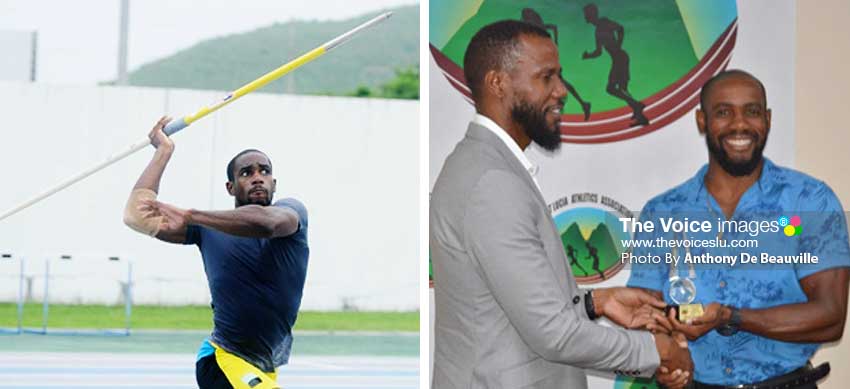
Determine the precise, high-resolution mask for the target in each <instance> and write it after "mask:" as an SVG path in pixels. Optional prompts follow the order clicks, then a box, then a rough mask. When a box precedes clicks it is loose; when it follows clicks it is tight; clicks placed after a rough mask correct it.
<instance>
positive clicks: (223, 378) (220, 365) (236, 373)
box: [195, 339, 280, 389]
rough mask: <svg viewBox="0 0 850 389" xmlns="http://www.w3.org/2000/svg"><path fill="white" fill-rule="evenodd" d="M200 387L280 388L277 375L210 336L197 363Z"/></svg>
mask: <svg viewBox="0 0 850 389" xmlns="http://www.w3.org/2000/svg"><path fill="white" fill-rule="evenodd" d="M195 378H196V379H197V380H198V386H199V387H200V388H201V389H276V388H277V389H279V388H280V385H278V384H277V374H276V373H275V372H271V373H269V372H264V371H262V370H260V369H258V368H257V367H256V366H254V365H252V364H250V363H248V362H246V361H245V360H244V359H242V358H240V357H238V356H236V355H233V354H231V353H229V352H227V351H226V350H224V349H223V348H221V347H218V346H217V345H216V344H215V343H213V342H210V340H209V339H206V340H204V343H202V344H201V349H200V350H199V351H198V360H197V362H196V363H195Z"/></svg>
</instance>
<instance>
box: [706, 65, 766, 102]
mask: <svg viewBox="0 0 850 389" xmlns="http://www.w3.org/2000/svg"><path fill="white" fill-rule="evenodd" d="M732 78H736V79H742V80H747V81H751V82H753V83H754V84H755V85H758V87H759V89H760V90H761V95H762V103H763V104H764V106H767V91H766V90H765V89H764V84H762V83H761V81H760V80H759V79H758V78H756V77H755V76H753V75H752V74H750V73H748V72H745V71H743V70H739V69H730V70H724V71H722V72H720V73H717V74H716V75H715V76H714V77H711V78H710V79H708V81H706V82H705V84H703V86H702V90H700V92H699V105H700V109H702V110H703V111H705V110H707V109H708V108H709V99H710V96H711V91H712V89H713V88H714V87H715V86H716V85H717V84H718V83H719V82H720V81H723V80H727V79H732Z"/></svg>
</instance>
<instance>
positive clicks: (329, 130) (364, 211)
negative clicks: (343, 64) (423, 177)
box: [0, 83, 419, 310]
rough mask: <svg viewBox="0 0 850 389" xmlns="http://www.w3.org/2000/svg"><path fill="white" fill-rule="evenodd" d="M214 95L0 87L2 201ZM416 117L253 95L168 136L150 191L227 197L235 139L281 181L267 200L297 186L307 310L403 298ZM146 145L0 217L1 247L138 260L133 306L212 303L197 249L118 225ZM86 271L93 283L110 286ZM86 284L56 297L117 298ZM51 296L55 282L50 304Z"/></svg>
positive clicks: (363, 104) (409, 267) (218, 201)
mask: <svg viewBox="0 0 850 389" xmlns="http://www.w3.org/2000/svg"><path fill="white" fill-rule="evenodd" d="M222 95H223V94H222V93H215V92H200V91H188V90H165V89H156V88H114V87H72V86H55V85H43V84H24V83H0V107H2V108H0V109H2V111H3V115H2V116H3V125H2V127H0V164H2V166H4V168H5V169H4V170H5V171H4V180H3V182H4V184H3V185H2V190H0V204H2V208H3V210H4V211H5V210H6V209H9V208H11V207H13V206H15V205H17V204H19V203H21V202H23V201H25V200H27V199H28V198H30V197H31V196H33V195H35V194H36V193H40V192H42V191H43V190H45V189H47V188H49V187H52V186H53V185H54V184H56V183H58V182H60V181H62V180H64V179H66V178H68V177H71V176H72V175H74V174H76V173H78V172H80V171H82V170H84V169H86V168H89V167H91V166H93V165H94V164H96V163H98V162H100V161H102V160H104V159H105V158H106V157H107V156H109V155H110V154H112V153H114V152H117V151H119V150H124V149H126V148H127V146H129V145H130V144H132V143H134V142H136V141H138V140H140V139H142V138H144V137H145V136H146V134H147V132H148V131H149V129H150V128H151V126H152V125H153V123H154V122H155V121H156V120H157V119H158V117H159V116H160V115H163V114H166V113H168V114H171V115H174V116H179V115H184V114H187V113H191V112H194V111H195V110H197V109H198V108H200V107H201V106H202V105H204V104H207V103H212V102H214V101H216V100H218V99H220V98H221V96H222ZM418 115H419V104H418V102H412V101H399V100H383V99H354V98H339V97H312V96H289V95H272V94H262V93H257V94H252V95H250V96H246V97H244V98H243V99H242V100H240V101H238V102H235V103H233V104H231V105H229V106H227V107H225V108H223V109H222V110H220V111H218V112H216V113H214V114H212V115H211V116H208V117H206V118H204V119H202V120H201V121H199V122H196V123H195V124H194V125H192V126H191V127H189V128H187V129H186V130H184V131H183V132H181V133H179V134H177V135H175V137H174V139H175V143H176V145H177V148H176V152H175V155H174V157H173V158H172V160H171V163H170V165H169V168H168V169H167V170H166V173H165V177H164V178H163V182H162V187H161V191H160V199H162V200H164V201H166V202H171V203H174V204H176V205H178V206H182V207H187V208H198V209H205V208H206V209H229V208H232V207H233V202H232V198H231V197H229V195H228V194H227V192H226V191H225V189H224V183H225V181H226V176H225V166H226V164H227V162H228V161H229V160H230V158H231V157H232V156H233V155H234V154H235V153H237V152H238V151H241V150H243V149H245V148H258V149H261V150H264V151H266V152H267V153H268V154H269V156H270V157H271V159H272V162H273V165H274V169H275V176H276V178H277V180H278V186H277V187H278V192H277V195H276V198H281V197H290V196H291V197H296V198H298V199H300V200H302V201H303V202H304V203H305V204H306V206H307V208H308V211H309V213H310V236H309V239H310V245H311V257H310V266H309V270H308V275H307V285H306V287H305V293H304V300H303V305H302V306H303V308H304V309H321V310H325V309H341V308H342V307H343V304H348V305H352V306H354V307H355V308H357V309H362V310H415V309H418V308H419V302H418V293H417V279H418V268H417V253H418V241H417V236H418V235H417V234H418V228H419V220H418V217H417V215H418V213H417V209H418V195H419V193H418V177H417V171H418V169H417V166H418V165H417V164H418V145H417V139H418V132H417V131H418V127H419V126H418ZM152 154H153V149H152V148H149V149H145V150H142V151H140V152H138V153H136V154H134V155H132V156H130V157H128V158H127V159H125V160H123V161H121V162H118V163H116V164H114V165H112V166H111V167H109V168H107V169H106V170H104V171H101V172H99V173H97V174H95V175H94V176H91V177H89V178H88V179H86V180H84V181H82V182H80V183H78V184H77V185H74V186H72V187H70V188H68V189H65V190H64V191H62V192H60V193H58V194H56V195H55V196H53V197H50V198H48V199H46V200H44V201H42V202H40V203H38V204H36V205H34V206H32V207H31V208H29V209H26V210H24V211H22V212H20V213H18V214H16V215H14V216H11V217H9V218H7V219H5V220H2V221H0V253H13V254H15V255H23V256H26V257H27V258H28V259H29V264H28V272H32V273H38V274H40V273H41V272H43V266H44V265H43V258H45V257H46V256H53V255H56V254H71V255H75V256H77V257H79V261H78V259H77V258H75V259H74V260H72V261H78V262H77V263H80V265H78V267H77V269H83V268H89V267H91V268H92V269H97V266H94V265H85V264H84V263H86V260H85V259H86V258H88V259H89V261H98V260H100V261H103V262H106V259H105V257H106V256H112V255H120V256H121V257H122V258H124V259H130V260H132V261H134V273H135V280H136V289H135V297H136V302H137V303H157V304H187V303H192V304H206V303H208V302H209V294H208V291H207V286H206V279H205V276H204V274H203V267H202V263H201V258H200V254H199V253H198V250H197V249H196V248H195V247H194V246H189V247H180V246H178V245H170V244H166V243H162V242H159V241H156V240H154V239H151V238H147V237H145V236H142V235H139V234H137V233H135V232H133V231H131V230H130V229H128V228H126V227H125V226H124V225H123V224H122V222H121V215H122V211H123V207H124V202H125V201H126V198H127V195H128V193H129V191H130V189H131V188H132V186H133V184H134V182H135V180H136V178H137V177H138V175H139V173H140V172H141V171H142V169H143V168H144V167H145V165H146V164H147V162H148V160H149V159H150V157H151V155H152ZM96 257H99V258H100V259H96ZM95 263H97V262H95ZM92 266H94V267H92ZM57 269H58V268H57ZM57 271H58V270H57ZM10 272H12V273H16V272H17V268H16V266H0V284H2V285H0V299H3V300H6V301H9V300H11V299H13V298H14V296H15V295H16V294H17V290H16V285H17V281H16V280H14V279H13V278H10V277H9V276H10ZM87 277H89V278H88V282H90V283H93V284H94V283H97V282H109V283H113V284H114V283H115V281H114V280H99V279H98V278H99V277H97V276H92V275H88V276H87ZM100 278H108V277H100ZM12 283H14V285H15V287H10V284H12ZM10 289H11V290H12V291H10ZM34 289H36V290H40V287H36V288H34ZM90 289H95V288H85V287H77V288H72V289H71V290H70V291H69V292H67V293H63V296H64V297H63V298H65V299H67V300H69V301H106V302H114V300H115V297H116V294H117V293H118V291H117V289H116V290H115V291H112V292H109V293H94V292H91V290H90ZM54 299H55V300H54ZM59 299H60V296H58V295H56V294H55V293H54V292H53V291H51V300H52V301H59Z"/></svg>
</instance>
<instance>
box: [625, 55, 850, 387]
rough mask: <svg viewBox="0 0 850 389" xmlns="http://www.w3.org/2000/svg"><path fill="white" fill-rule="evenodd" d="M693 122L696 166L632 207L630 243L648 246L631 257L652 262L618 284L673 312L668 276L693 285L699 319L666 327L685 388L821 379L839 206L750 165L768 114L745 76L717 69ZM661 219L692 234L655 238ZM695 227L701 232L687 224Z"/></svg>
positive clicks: (839, 243) (759, 160)
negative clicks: (680, 353) (685, 354)
mask: <svg viewBox="0 0 850 389" xmlns="http://www.w3.org/2000/svg"><path fill="white" fill-rule="evenodd" d="M696 119H697V125H698V126H699V131H700V133H701V134H703V135H704V136H705V139H706V144H707V146H708V151H709V153H708V155H709V161H708V164H707V165H705V166H703V167H702V168H701V169H700V170H699V172H697V174H696V175H695V176H694V177H692V178H691V179H689V180H687V181H685V182H684V183H683V184H681V185H679V186H677V187H675V188H673V189H671V190H669V191H667V192H665V193H663V194H661V195H659V196H657V197H655V198H653V199H652V200H650V201H649V202H648V203H647V204H646V206H645V207H644V209H643V212H642V214H641V222H642V223H645V222H646V221H652V222H653V223H654V225H655V228H654V229H652V230H651V231H647V229H642V230H641V229H636V230H635V236H634V241H635V242H638V241H646V243H650V241H651V244H652V246H654V247H640V248H635V249H634V250H633V252H632V255H633V256H634V257H636V258H640V257H641V256H644V257H651V256H657V257H656V258H662V259H661V260H660V261H655V262H657V263H644V264H640V265H638V264H635V265H633V267H632V272H631V276H630V278H629V281H628V286H630V287H640V288H645V289H648V290H651V291H653V292H654V293H656V294H657V295H658V296H664V298H665V299H666V301H667V302H668V303H670V304H673V303H676V302H674V301H672V299H671V298H670V293H669V292H670V281H671V279H672V278H673V277H675V276H678V277H680V278H687V279H690V280H691V281H692V282H693V285H694V286H695V290H696V297H695V299H694V301H693V303H700V304H702V305H703V306H704V309H705V312H704V313H703V315H702V316H700V317H698V318H696V319H692V320H688V321H686V322H685V323H682V322H679V321H678V320H676V319H675V315H671V320H672V321H673V326H674V329H675V330H676V331H679V332H682V333H684V335H685V336H686V337H687V338H688V340H689V342H688V343H689V348H690V351H691V355H692V357H693V360H694V374H695V376H694V380H695V386H696V387H697V388H700V387H704V388H715V387H724V386H734V385H748V384H756V383H759V384H765V383H766V384H768V385H767V386H764V387H771V386H772V385H775V384H776V383H777V382H783V381H785V382H790V384H791V386H789V387H795V388H796V387H800V388H815V387H816V386H815V385H816V382H813V381H812V380H811V378H817V377H816V376H817V375H821V376H822V374H812V373H813V371H812V370H811V367H810V364H809V362H808V360H809V358H811V356H812V355H813V354H814V353H815V351H816V350H817V349H818V347H819V345H820V343H824V342H831V341H835V340H838V339H839V338H841V334H842V332H843V329H844V321H845V317H846V312H847V291H848V279H850V269H848V267H850V247H848V236H847V228H846V221H845V218H844V214H843V209H842V206H841V204H840V203H839V201H838V199H837V198H836V196H835V194H834V193H833V192H832V190H831V189H830V188H829V187H828V186H827V185H826V184H825V183H823V182H822V181H819V180H817V179H815V178H812V177H810V176H808V175H805V174H803V173H800V172H797V171H794V170H791V169H788V168H784V167H780V166H777V165H775V164H774V163H772V162H771V161H770V160H768V159H767V158H764V157H762V151H763V149H764V146H765V143H766V141H767V137H768V133H769V131H770V110H769V109H768V108H767V98H766V92H765V89H764V86H763V84H762V83H761V82H760V81H759V80H758V79H756V78H755V77H754V76H752V75H751V74H749V73H746V72H743V71H740V70H729V71H724V72H722V73H720V74H718V75H716V76H714V77H713V78H712V79H710V80H709V81H708V82H706V84H705V85H704V86H703V89H702V92H701V94H700V109H698V110H697V113H696ZM786 215H787V216H786ZM792 215H793V216H796V217H793V219H796V220H793V223H789V218H792ZM782 216H786V217H782ZM668 218H671V219H672V220H679V221H685V218H687V219H688V221H689V222H691V223H690V224H691V225H692V226H693V227H697V228H695V229H694V228H692V229H691V231H687V232H672V231H670V230H667V231H665V229H664V228H663V225H664V224H669V223H665V222H667V221H668V220H670V219H668ZM703 220H705V221H707V222H708V223H709V225H710V226H711V228H699V227H698V225H697V224H694V223H692V222H694V221H698V222H699V221H703ZM788 226H790V227H788ZM720 227H723V228H722V229H721V228H720ZM694 230H695V231H694ZM673 246H678V247H673ZM683 246H684V247H683ZM733 246H735V247H733ZM815 257H816V261H815V260H814V259H815ZM668 258H669V259H672V260H673V261H674V263H675V260H677V259H678V263H676V264H675V265H673V264H669V263H668V261H667V259H668ZM686 259H688V260H690V263H686V262H685V260H686ZM733 261H734V262H733ZM679 303H681V302H679ZM801 376H803V377H809V380H801V379H799V377H801ZM813 376H815V377H813ZM789 380H790V381H789ZM759 387H761V386H759Z"/></svg>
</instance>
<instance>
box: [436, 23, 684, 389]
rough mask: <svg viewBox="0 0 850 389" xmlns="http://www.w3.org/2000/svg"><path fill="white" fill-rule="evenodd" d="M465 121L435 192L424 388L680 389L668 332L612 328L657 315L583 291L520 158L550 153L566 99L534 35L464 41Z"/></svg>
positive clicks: (645, 305)
mask: <svg viewBox="0 0 850 389" xmlns="http://www.w3.org/2000/svg"><path fill="white" fill-rule="evenodd" d="M464 74H465V78H466V81H467V85H469V88H470V89H471V91H472V97H473V100H474V101H475V110H476V114H475V116H474V117H473V118H472V121H471V123H470V124H469V128H468V130H467V133H466V136H465V137H464V139H463V140H461V141H460V143H459V144H458V145H457V147H456V148H455V150H454V151H453V152H452V154H451V155H449V157H448V158H447V159H446V162H445V165H444V166H443V169H442V171H441V172H440V175H439V177H438V178H437V181H436V183H435V184H434V190H433V193H432V196H431V209H430V249H431V253H432V259H433V270H434V296H435V301H434V303H435V329H434V332H435V333H434V342H435V348H434V376H433V377H434V378H433V380H434V381H433V387H434V388H435V389H451V388H579V389H580V388H586V387H587V379H586V376H585V372H584V369H596V370H608V371H616V372H618V374H625V375H631V376H645V377H646V376H652V375H653V373H654V372H655V371H656V369H658V368H659V365H664V366H665V369H666V370H662V372H665V371H666V372H667V373H666V374H670V375H671V379H670V380H668V381H667V382H673V383H677V384H679V385H681V384H684V383H685V382H687V380H688V379H687V377H688V374H689V371H690V369H691V361H690V357H689V355H688V352H687V350H686V349H684V348H682V347H680V346H679V345H678V344H677V343H676V342H674V341H673V339H672V338H671V337H669V336H668V335H666V334H658V335H656V336H654V337H653V335H652V334H650V333H649V332H644V331H633V330H625V329H622V328H611V327H606V326H602V325H598V324H596V323H595V322H594V321H593V319H595V318H597V317H600V316H605V317H607V318H609V319H610V320H612V321H613V322H615V323H617V324H620V325H622V326H624V327H628V328H635V327H642V326H644V325H646V324H650V323H653V324H654V323H655V322H656V320H658V322H659V323H663V322H664V320H665V318H664V316H663V314H660V313H659V312H657V311H655V309H656V308H660V307H663V306H664V303H663V302H662V301H660V300H659V299H656V298H654V297H652V296H651V295H650V294H649V293H646V292H643V291H640V290H636V289H628V288H603V289H596V290H594V291H592V292H587V291H583V290H580V289H579V288H578V285H577V284H576V281H575V279H574V278H573V276H572V272H571V270H570V266H569V262H568V258H567V256H566V254H565V252H564V247H563V246H562V244H561V239H560V237H559V235H558V232H557V231H556V230H555V227H554V224H553V222H552V217H551V215H550V214H549V210H548V208H547V207H546V203H545V202H544V200H543V197H542V195H541V193H540V190H539V188H538V186H537V181H536V179H535V177H534V173H535V169H534V168H533V167H532V164H531V162H530V161H529V160H528V158H526V156H525V154H524V153H523V150H524V149H525V148H526V147H528V146H529V145H530V144H531V142H534V143H536V144H538V145H539V146H541V147H543V148H545V149H547V150H555V149H556V148H558V147H559V145H560V144H561V140H560V118H561V109H562V108H563V105H564V99H565V97H566V93H567V91H566V89H565V87H564V83H563V82H562V79H561V65H560V62H559V60H558V51H557V48H556V47H555V44H554V42H553V41H552V39H550V37H549V34H548V33H547V32H546V31H545V30H543V29H542V28H540V27H538V26H535V25H532V24H528V23H524V22H520V21H501V22H496V23H493V24H490V25H488V26H485V27H484V28H482V29H481V30H480V31H479V32H478V33H476V34H475V36H474V37H473V38H472V40H471V41H470V43H469V46H468V47H467V50H466V54H465V56H464Z"/></svg>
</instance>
